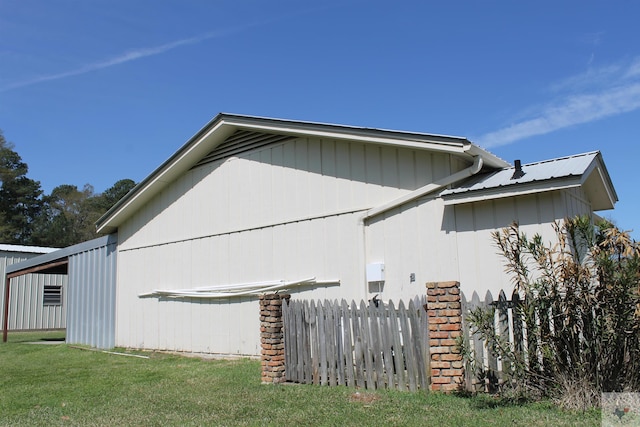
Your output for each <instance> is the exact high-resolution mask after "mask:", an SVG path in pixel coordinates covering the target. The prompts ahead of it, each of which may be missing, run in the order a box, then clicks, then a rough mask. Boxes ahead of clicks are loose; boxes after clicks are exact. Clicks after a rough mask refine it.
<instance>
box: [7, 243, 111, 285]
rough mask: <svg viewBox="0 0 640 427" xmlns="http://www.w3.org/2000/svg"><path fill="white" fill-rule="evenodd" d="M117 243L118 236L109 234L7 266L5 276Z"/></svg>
mask: <svg viewBox="0 0 640 427" xmlns="http://www.w3.org/2000/svg"><path fill="white" fill-rule="evenodd" d="M117 242H118V236H117V235H116V234H109V235H108V236H102V237H98V238H97V239H93V240H88V241H86V242H82V243H78V244H76V245H72V246H67V247H66V248H62V249H59V250H57V251H55V252H49V253H47V254H42V255H40V256H37V257H33V258H30V259H27V260H25V261H21V262H17V263H15V264H10V265H7V268H6V271H5V274H7V275H9V274H10V273H15V272H17V271H21V270H26V269H29V268H33V267H36V266H39V265H44V264H49V263H52V262H54V261H57V260H62V259H64V258H68V257H69V256H72V255H76V254H79V253H82V252H86V251H89V250H92V249H96V248H100V247H103V246H108V245H114V244H116V243H117Z"/></svg>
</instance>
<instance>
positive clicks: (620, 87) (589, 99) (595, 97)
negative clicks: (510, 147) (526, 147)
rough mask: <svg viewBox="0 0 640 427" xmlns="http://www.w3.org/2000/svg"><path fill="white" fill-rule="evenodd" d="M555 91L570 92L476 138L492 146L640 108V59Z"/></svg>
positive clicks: (591, 74)
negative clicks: (523, 116) (533, 111)
mask: <svg viewBox="0 0 640 427" xmlns="http://www.w3.org/2000/svg"><path fill="white" fill-rule="evenodd" d="M554 90H564V91H565V92H567V91H568V92H571V93H570V94H565V95H564V96H559V97H558V99H556V100H555V101H554V102H552V103H550V104H548V105H546V106H544V107H542V108H539V109H538V110H537V111H536V112H535V113H533V114H531V115H530V116H529V118H524V119H522V120H520V121H518V122H516V123H514V124H512V125H509V126H506V127H503V128H501V129H498V130H496V131H493V132H489V133H487V134H485V135H482V136H481V137H479V138H477V141H478V143H479V144H481V145H482V146H484V147H487V148H492V147H499V146H502V145H507V144H511V143H513V142H516V141H519V140H522V139H525V138H529V137H532V136H536V135H544V134H547V133H550V132H554V131H556V130H559V129H563V128H567V127H569V126H574V125H579V124H582V123H588V122H593V121H596V120H600V119H603V118H605V117H610V116H615V115H619V114H623V113H626V112H630V111H634V110H637V109H640V58H635V59H634V60H633V61H630V62H627V63H626V64H624V65H621V64H613V65H609V66H607V67H601V68H599V69H595V70H589V71H587V72H586V73H583V74H581V75H578V76H574V77H571V78H569V79H566V80H565V81H564V82H561V83H560V84H558V85H556V86H555V87H554Z"/></svg>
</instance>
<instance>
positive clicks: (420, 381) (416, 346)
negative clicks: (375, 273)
mask: <svg viewBox="0 0 640 427" xmlns="http://www.w3.org/2000/svg"><path fill="white" fill-rule="evenodd" d="M422 311H424V308H423V307H422V305H421V304H420V301H419V300H418V299H417V297H416V298H415V299H412V300H410V301H409V311H408V314H409V322H410V324H411V335H412V340H411V344H412V345H413V353H414V356H415V362H414V363H415V366H416V374H417V385H418V386H419V387H420V388H421V389H425V388H426V387H427V381H426V376H425V370H424V369H420V365H421V364H424V363H425V358H424V353H423V352H422V343H423V341H422V335H423V334H424V333H425V331H424V330H422V328H421V326H422V325H421V324H420V315H421V312H422Z"/></svg>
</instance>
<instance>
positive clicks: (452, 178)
mask: <svg viewBox="0 0 640 427" xmlns="http://www.w3.org/2000/svg"><path fill="white" fill-rule="evenodd" d="M482 165H484V161H483V160H482V157H481V156H475V157H474V158H473V164H472V165H471V166H469V167H468V168H466V169H462V170H461V171H458V172H456V173H454V174H453V175H449V176H447V177H445V178H442V179H440V180H438V181H436V182H433V183H431V184H427V185H425V186H424V187H420V188H418V189H417V190H413V191H412V192H411V193H408V194H405V195H404V196H402V197H398V198H397V199H395V200H391V201H390V202H387V203H385V204H384V205H380V206H377V207H375V208H371V209H369V210H368V211H367V212H365V214H364V216H363V217H362V221H363V222H364V221H366V220H368V219H370V218H373V217H374V216H376V215H380V214H382V213H384V212H387V211H390V210H391V209H393V208H397V207H398V206H401V205H404V204H405V203H408V202H410V201H412V200H415V199H417V198H420V197H422V196H426V195H427V194H429V193H433V192H434V191H439V190H441V189H443V188H444V187H446V186H448V185H451V184H453V183H455V182H458V181H460V180H462V179H465V178H468V177H470V176H473V175H475V174H477V173H478V172H480V170H482Z"/></svg>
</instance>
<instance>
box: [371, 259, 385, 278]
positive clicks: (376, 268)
mask: <svg viewBox="0 0 640 427" xmlns="http://www.w3.org/2000/svg"><path fill="white" fill-rule="evenodd" d="M367 282H384V263H381V262H378V263H372V264H367Z"/></svg>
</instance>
